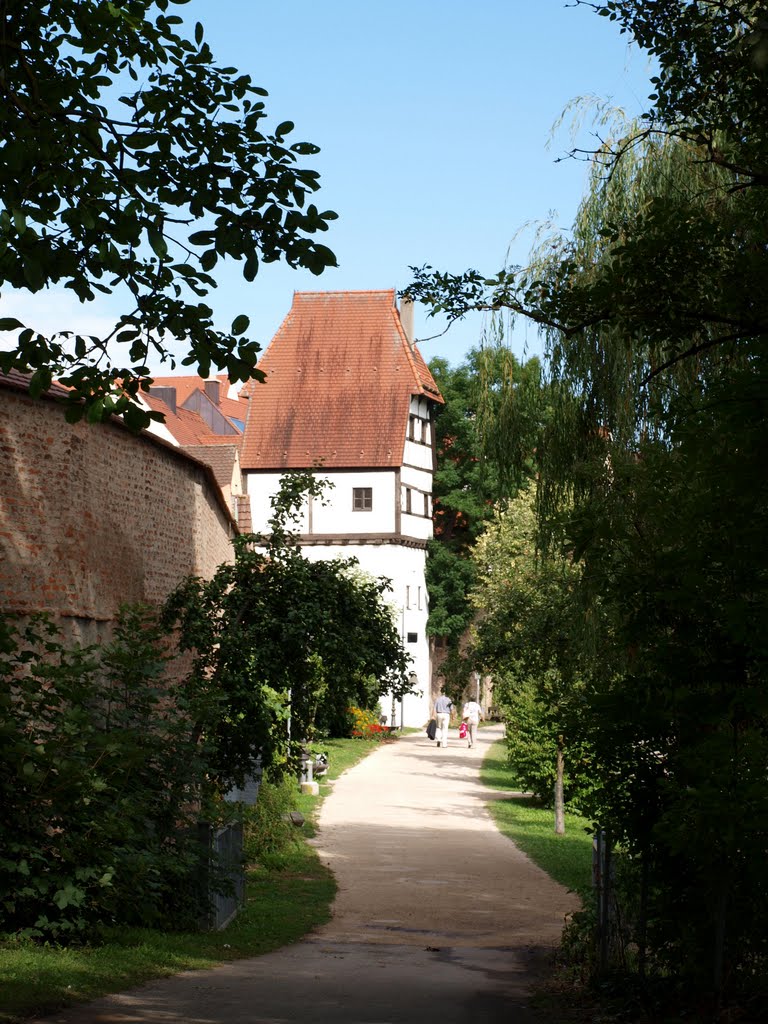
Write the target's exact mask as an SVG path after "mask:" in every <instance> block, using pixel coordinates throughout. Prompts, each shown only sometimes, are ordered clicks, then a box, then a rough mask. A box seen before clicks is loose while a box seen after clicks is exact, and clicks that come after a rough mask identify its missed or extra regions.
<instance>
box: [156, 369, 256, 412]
mask: <svg viewBox="0 0 768 1024" xmlns="http://www.w3.org/2000/svg"><path fill="white" fill-rule="evenodd" d="M216 380H218V382H219V394H220V399H219V405H218V407H219V409H221V411H222V412H223V413H224V415H225V416H226V417H227V418H228V419H230V420H231V419H235V420H240V422H241V423H244V422H245V417H246V413H247V412H248V401H247V399H246V398H245V397H243V398H240V397H238V398H228V397H227V394H228V392H229V389H230V387H231V386H232V385H231V384H230V383H229V377H227V375H226V373H217V374H216ZM152 386H153V387H156V388H176V404H177V405H184V404H185V402H186V401H187V399H188V398H189V396H190V395H191V394H192V392H193V391H204V390H205V378H204V377H200V376H198V375H197V374H193V375H188V376H179V377H175V376H169V377H153V378H152Z"/></svg>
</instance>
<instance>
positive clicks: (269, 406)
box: [241, 288, 443, 469]
mask: <svg viewBox="0 0 768 1024" xmlns="http://www.w3.org/2000/svg"><path fill="white" fill-rule="evenodd" d="M259 369H261V370H263V371H264V372H265V373H266V375H267V379H266V381H265V382H264V383H263V384H256V383H254V384H252V385H251V386H250V387H249V389H248V393H249V398H250V400H249V403H248V405H249V408H248V420H247V422H246V427H245V435H244V437H243V444H242V449H241V467H242V468H243V469H301V468H307V467H310V466H312V465H313V464H314V463H316V462H318V461H321V462H322V465H323V466H325V467H326V468H329V469H330V468H334V467H336V468H340V467H344V468H352V467H355V466H360V467H385V466H399V465H400V462H401V460H402V456H403V447H404V444H405V432H406V429H407V427H408V412H409V406H410V397H411V395H423V396H424V397H425V398H430V399H432V401H435V402H442V401H443V399H442V397H441V395H440V392H439V390H438V388H437V385H436V384H435V382H434V380H433V378H432V375H431V373H430V372H429V369H428V368H427V365H426V363H425V362H424V360H423V359H422V357H421V354H420V353H419V351H418V349H416V347H415V346H414V345H411V344H409V342H408V339H407V338H406V336H405V333H404V331H403V328H402V325H401V323H400V317H399V315H398V312H397V308H396V305H395V291H394V289H391V288H390V289H387V290H385V291H363V292H295V293H294V296H293V305H292V306H291V310H290V312H289V313H288V315H287V316H286V318H285V320H284V321H283V323H282V324H281V326H280V328H279V329H278V331H277V334H276V335H275V337H274V338H273V339H272V341H271V343H270V345H269V347H268V348H267V350H266V352H265V353H264V355H263V357H262V358H261V360H260V361H259Z"/></svg>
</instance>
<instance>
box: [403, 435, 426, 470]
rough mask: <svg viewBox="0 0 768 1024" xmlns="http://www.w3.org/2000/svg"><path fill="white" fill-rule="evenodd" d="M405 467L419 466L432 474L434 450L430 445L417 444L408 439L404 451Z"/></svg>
mask: <svg viewBox="0 0 768 1024" xmlns="http://www.w3.org/2000/svg"><path fill="white" fill-rule="evenodd" d="M403 466H418V467H419V468H420V469H424V470H427V471H428V472H429V473H431V472H432V448H431V447H430V445H428V444H417V443H416V442H415V441H410V440H408V439H406V442H405V448H404V449H403Z"/></svg>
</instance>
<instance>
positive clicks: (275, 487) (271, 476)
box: [245, 473, 308, 533]
mask: <svg viewBox="0 0 768 1024" xmlns="http://www.w3.org/2000/svg"><path fill="white" fill-rule="evenodd" d="M282 475H283V474H282V473H246V474H245V490H246V493H247V494H248V495H249V497H250V499H251V522H252V524H253V532H254V533H265V532H266V530H267V523H268V522H269V520H270V518H271V516H272V506H271V505H270V503H269V499H270V498H271V497H272V495H273V494H277V492H278V491H279V489H280V478H281V477H282ZM307 523H308V518H307V513H306V510H305V512H304V515H303V516H302V517H301V519H300V520H299V523H298V524H297V529H298V531H299V532H300V533H306V532H307V528H308V527H307Z"/></svg>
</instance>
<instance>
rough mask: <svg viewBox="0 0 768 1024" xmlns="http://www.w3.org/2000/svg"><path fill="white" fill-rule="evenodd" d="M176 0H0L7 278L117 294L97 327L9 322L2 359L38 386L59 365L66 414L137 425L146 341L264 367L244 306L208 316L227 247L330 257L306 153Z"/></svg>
mask: <svg viewBox="0 0 768 1024" xmlns="http://www.w3.org/2000/svg"><path fill="white" fill-rule="evenodd" d="M185 2H186V0H154V2H153V0H126V2H124V3H120V4H115V3H111V2H108V0H87V2H84V0H59V2H57V3H55V4H38V5H33V4H29V3H26V2H24V0H6V2H4V3H3V5H2V11H0V17H2V36H1V38H0V89H1V90H2V97H3V103H2V109H1V110H0V138H2V140H3V142H2V149H1V150H0V153H2V157H1V158H0V194H1V195H2V200H3V209H2V211H1V212H0V288H4V289H8V288H15V289H24V290H27V291H30V292H33V293H39V292H41V291H42V290H43V289H45V288H46V287H49V286H51V285H59V286H63V287H65V288H68V289H70V290H71V291H72V292H74V294H75V295H76V296H77V297H78V298H79V299H80V300H81V301H82V302H90V301H92V300H93V299H95V298H96V297H97V296H98V295H99V294H110V293H112V292H113V291H115V290H116V289H117V290H119V294H120V295H121V298H122V300H123V301H124V302H125V312H124V313H122V314H121V315H120V316H119V318H118V320H117V323H116V324H115V326H114V329H113V330H112V331H111V332H110V333H109V334H108V335H107V336H105V337H93V336H81V335H74V334H72V333H71V332H69V331H67V330H66V325H62V330H61V332H60V333H58V334H57V335H54V336H52V337H44V336H42V335H41V334H39V333H37V332H35V331H34V330H32V329H31V328H29V327H27V326H25V325H24V324H22V323H20V322H19V321H17V320H15V319H13V318H8V317H6V318H4V319H0V331H4V332H18V333H17V335H16V341H15V345H14V347H13V348H12V350H11V351H9V352H0V369H2V370H4V371H6V372H7V371H8V370H9V369H11V368H15V369H18V370H21V371H23V372H32V373H33V376H32V382H31V391H32V393H33V394H38V393H40V392H41V391H42V390H44V389H45V388H46V387H47V386H48V385H49V384H50V381H51V379H52V377H53V376H54V375H55V376H56V377H58V378H59V379H60V380H61V381H62V382H63V383H64V384H66V385H67V386H69V387H70V388H72V389H73V390H72V392H71V402H70V407H69V409H68V416H69V418H70V419H72V420H75V419H77V418H79V417H80V416H81V415H83V413H84V412H85V411H87V415H88V417H89V419H91V420H98V419H101V418H106V417H107V416H109V415H110V414H113V413H118V414H123V415H124V416H125V418H126V420H127V421H128V422H129V423H130V424H132V425H134V426H145V425H147V423H148V416H147V414H145V413H143V412H142V411H141V409H139V408H138V406H135V405H133V404H131V403H132V400H133V399H135V397H136V395H137V394H138V392H139V389H140V387H141V382H142V381H145V380H146V378H147V376H148V372H149V371H148V369H147V363H148V362H149V361H150V356H151V355H154V356H155V357H156V358H159V359H160V360H168V359H171V360H172V346H173V345H174V344H175V343H178V342H180V343H182V344H183V346H184V349H185V351H186V353H187V354H186V356H185V357H184V359H183V360H182V362H183V363H184V365H192V366H196V367H197V369H198V372H199V373H200V374H201V375H203V376H207V375H208V374H209V372H210V370H211V366H212V365H215V366H216V367H218V368H222V369H225V370H226V371H227V373H228V374H229V376H230V379H231V380H233V381H236V380H247V379H248V378H249V377H255V378H257V379H260V374H259V372H258V371H257V370H256V369H255V363H256V357H257V352H258V345H257V344H256V343H255V342H253V341H250V340H248V339H247V337H245V332H246V331H247V328H248V318H247V317H246V316H244V315H240V316H237V317H236V318H235V320H234V321H233V323H232V325H231V327H230V329H229V330H226V331H220V330H217V329H215V328H214V325H213V312H212V310H211V308H210V306H208V305H207V304H206V303H205V302H204V301H202V300H203V299H204V297H205V295H206V294H207V293H208V292H209V291H210V289H211V288H213V287H215V284H216V281H215V278H214V277H213V276H212V272H213V271H214V270H215V268H216V266H217V264H218V263H219V261H220V260H223V259H226V258H231V259H233V260H236V261H238V262H241V263H242V265H243V275H244V277H245V278H246V280H248V281H252V280H253V279H254V278H255V276H256V274H257V272H258V269H259V263H260V262H261V261H263V262H271V261H275V260H278V259H285V260H286V261H287V262H288V263H289V264H290V265H291V266H294V267H303V268H307V269H309V270H311V271H312V272H313V273H316V274H319V273H321V272H322V271H323V269H324V268H325V267H327V266H333V265H335V258H334V255H333V253H332V252H331V251H330V250H329V249H328V248H326V247H325V246H324V245H321V244H319V243H318V242H316V241H315V240H314V238H313V235H315V234H316V233H317V232H321V231H325V230H326V228H327V226H328V222H329V220H331V219H332V218H333V217H335V214H333V213H331V212H325V213H321V212H320V211H318V209H317V208H316V207H315V206H314V205H313V204H311V203H308V202H307V200H308V197H309V196H311V194H312V192H314V191H315V190H316V189H317V188H318V175H317V173H316V172H314V171H312V170H309V169H307V168H305V167H303V166H301V165H300V163H299V159H300V158H301V157H304V156H308V155H311V154H314V153H317V152H318V150H317V147H316V146H314V145H311V144H310V143H306V142H294V143H289V142H287V141H286V139H287V137H288V136H289V135H290V134H291V132H292V131H293V129H294V125H293V123H292V122H290V121H283V122H282V123H281V124H279V125H278V126H277V127H276V128H275V129H274V131H272V132H269V131H267V130H266V129H265V128H264V127H263V122H264V119H265V117H266V110H265V106H264V102H263V97H264V96H265V95H266V92H265V90H264V89H262V88H260V87H259V86H256V85H254V84H253V82H252V80H251V77H250V75H247V74H242V73H240V72H238V71H237V69H235V68H222V67H219V66H218V65H217V64H216V63H215V61H214V57H213V54H212V52H211V50H210V48H209V46H208V44H207V43H206V42H205V39H204V30H203V26H202V25H201V24H199V23H198V24H197V25H195V28H194V38H193V39H188V38H186V37H185V36H184V35H183V34H182V33H181V32H180V30H179V26H180V25H181V23H182V19H181V18H180V17H179V16H178V15H176V14H173V13H171V12H172V10H173V7H174V6H178V5H182V4H183V3H185Z"/></svg>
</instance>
